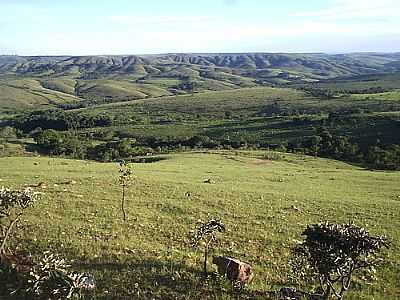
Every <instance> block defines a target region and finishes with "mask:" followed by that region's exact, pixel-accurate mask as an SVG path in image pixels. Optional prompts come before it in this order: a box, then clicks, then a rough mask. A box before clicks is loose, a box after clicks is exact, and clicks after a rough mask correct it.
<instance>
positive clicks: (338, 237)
mask: <svg viewBox="0 0 400 300" xmlns="http://www.w3.org/2000/svg"><path fill="white" fill-rule="evenodd" d="M303 235H304V236H305V237H306V239H305V241H304V242H303V243H301V244H299V245H298V246H296V247H295V248H294V249H293V254H294V264H295V270H294V271H295V273H296V274H297V275H298V276H299V278H303V279H307V280H310V281H316V282H319V284H320V287H321V289H322V290H323V292H324V294H323V297H324V299H330V298H331V296H332V294H333V295H334V296H335V297H336V298H337V299H342V297H343V294H344V293H345V292H346V291H347V290H348V289H349V287H350V284H351V280H352V277H353V276H354V275H356V274H357V273H358V272H361V271H370V272H374V271H375V267H377V266H378V265H379V263H380V262H381V261H382V260H381V259H380V258H379V257H378V254H379V252H380V251H381V249H382V248H383V247H386V248H388V247H389V242H388V240H387V239H386V238H385V237H383V236H372V235H370V233H369V232H368V231H367V230H365V229H364V228H362V227H359V226H357V225H354V224H353V223H349V224H341V225H337V224H330V223H320V224H314V225H310V226H308V227H307V228H306V230H304V232H303Z"/></svg>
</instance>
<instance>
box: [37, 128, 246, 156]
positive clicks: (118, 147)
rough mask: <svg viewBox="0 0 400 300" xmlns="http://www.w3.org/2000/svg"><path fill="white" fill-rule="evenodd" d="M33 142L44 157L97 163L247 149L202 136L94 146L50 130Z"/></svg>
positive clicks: (128, 140)
mask: <svg viewBox="0 0 400 300" xmlns="http://www.w3.org/2000/svg"><path fill="white" fill-rule="evenodd" d="M34 141H35V142H36V144H37V146H38V147H39V151H40V152H44V153H46V154H50V155H62V156H68V157H72V158H77V159H93V160H99V161H115V160H119V159H132V158H134V157H137V156H146V155H149V154H153V153H166V152H169V151H184V150H189V149H194V148H208V149H217V148H221V149H222V148H224V149H232V148H235V149H237V148H244V147H247V143H246V142H245V141H241V140H239V141H234V140H232V141H229V140H226V141H222V142H220V141H216V140H213V139H211V138H209V137H208V136H205V135H195V136H192V137H188V138H172V137H166V138H156V137H147V138H141V139H138V140H136V139H135V138H124V139H118V140H111V141H108V142H104V143H100V144H96V145H94V144H93V143H92V142H91V141H90V140H89V139H88V138H86V137H85V136H79V135H76V134H74V133H72V132H70V131H66V132H61V131H56V130H54V129H46V130H38V131H37V132H35V134H34Z"/></svg>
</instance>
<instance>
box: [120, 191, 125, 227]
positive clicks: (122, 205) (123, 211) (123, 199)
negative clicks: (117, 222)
mask: <svg viewBox="0 0 400 300" xmlns="http://www.w3.org/2000/svg"><path fill="white" fill-rule="evenodd" d="M121 209H122V214H123V218H124V221H126V213H125V186H124V185H123V186H122V202H121Z"/></svg>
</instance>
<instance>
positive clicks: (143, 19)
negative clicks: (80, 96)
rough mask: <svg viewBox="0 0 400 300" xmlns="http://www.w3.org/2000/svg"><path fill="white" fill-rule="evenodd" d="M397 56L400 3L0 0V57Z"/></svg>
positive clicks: (356, 0) (360, 0) (335, 0)
mask: <svg viewBox="0 0 400 300" xmlns="http://www.w3.org/2000/svg"><path fill="white" fill-rule="evenodd" d="M359 51H384V52H397V51H400V0H378V1H376V0H193V1H192V0H145V1H143V0H68V1H61V0H0V54H18V55H95V54H145V53H168V52H329V53H338V52H340V53H342V52H359Z"/></svg>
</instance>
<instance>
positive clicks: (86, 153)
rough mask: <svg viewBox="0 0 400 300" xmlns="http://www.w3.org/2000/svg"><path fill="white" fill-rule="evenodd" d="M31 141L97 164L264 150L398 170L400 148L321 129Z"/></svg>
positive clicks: (53, 135)
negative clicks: (289, 138) (274, 138)
mask: <svg viewBox="0 0 400 300" xmlns="http://www.w3.org/2000/svg"><path fill="white" fill-rule="evenodd" d="M300 121H301V120H299V122H300ZM306 121H307V120H306ZM34 140H35V142H36V143H37V146H38V147H39V151H41V152H44V153H47V154H51V155H62V156H69V157H72V158H77V159H93V160H98V161H115V160H118V159H133V158H134V157H137V156H147V155H151V154H154V153H167V152H170V151H185V150H190V149H201V148H206V149H248V148H252V149H256V148H268V149H273V150H277V151H289V152H296V153H304V154H307V155H313V156H318V157H326V158H333V159H337V160H342V161H347V162H353V163H359V164H363V165H366V166H368V167H370V168H374V169H383V170H400V145H396V144H392V145H388V146H383V145H372V146H364V147H362V146H360V145H359V144H358V143H356V142H353V141H351V140H350V138H349V137H346V136H341V135H335V134H333V133H332V132H330V131H329V130H328V129H326V128H324V127H322V128H320V129H318V130H317V134H316V135H314V136H312V137H310V138H306V139H303V140H300V141H299V142H290V143H288V144H286V145H285V144H268V143H251V142H247V141H246V140H245V139H244V138H240V139H221V140H216V139H212V138H210V137H208V136H206V135H195V136H192V137H186V138H177V137H158V138H157V137H141V138H138V139H135V138H133V137H131V138H123V139H116V138H113V140H110V141H107V142H104V143H100V144H96V145H94V144H93V143H92V142H91V141H90V139H89V138H87V137H85V136H78V135H76V134H74V133H72V132H71V131H67V132H60V131H56V130H54V129H47V130H39V131H37V132H35V134H34Z"/></svg>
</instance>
